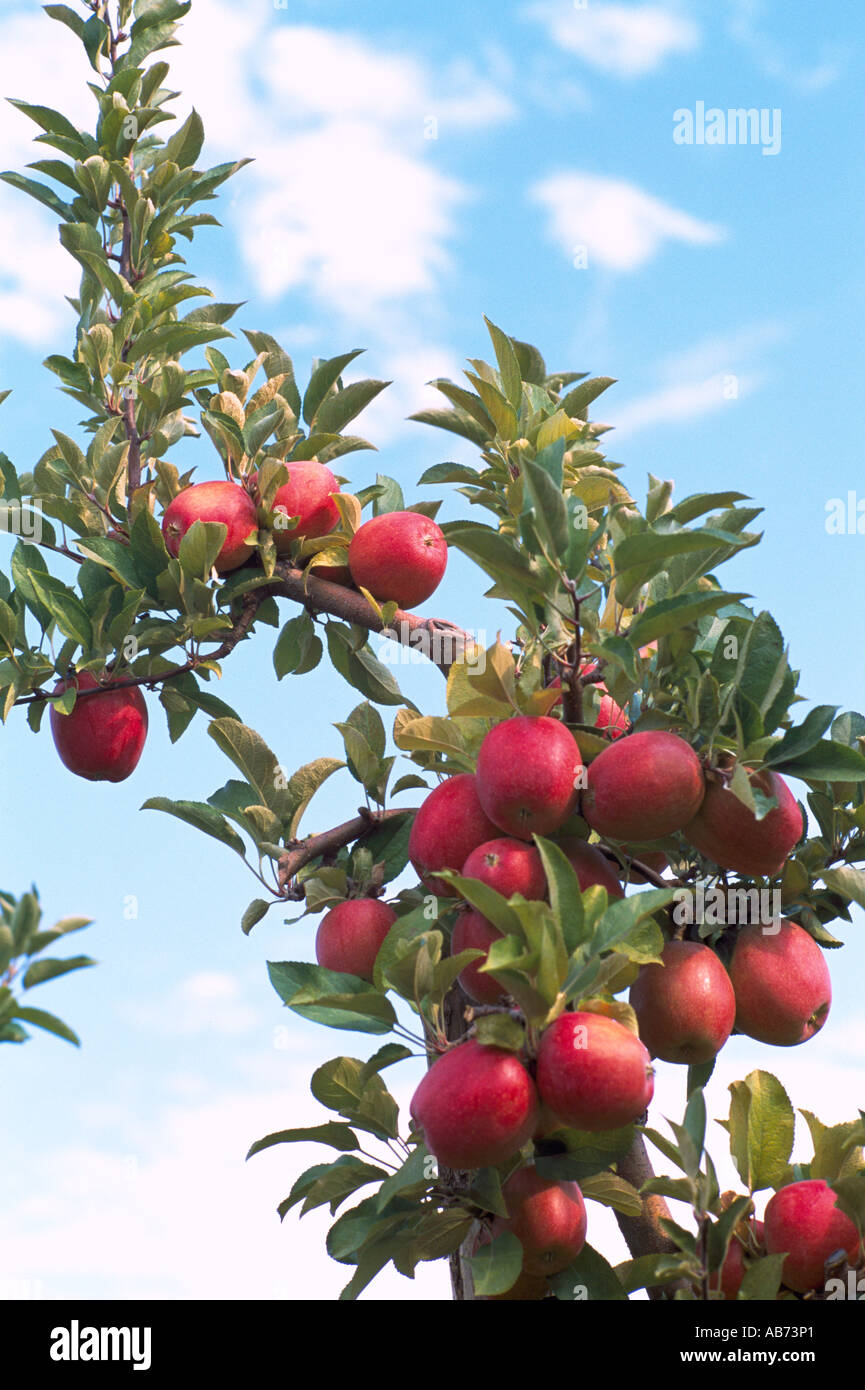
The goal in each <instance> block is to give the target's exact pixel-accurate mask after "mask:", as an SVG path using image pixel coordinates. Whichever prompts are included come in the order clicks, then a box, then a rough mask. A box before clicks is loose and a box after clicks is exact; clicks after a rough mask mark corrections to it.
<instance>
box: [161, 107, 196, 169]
mask: <svg viewBox="0 0 865 1390" xmlns="http://www.w3.org/2000/svg"><path fill="white" fill-rule="evenodd" d="M203 144H204V125H203V124H202V120H201V117H200V116H199V114H198V112H197V111H196V110H194V109H193V110H192V111H191V112H190V114H189V116H188V117H187V119H186V120H185V121H184V122H183V125H182V126H181V127H180V129H179V130H178V131H176V132H175V134H174V135H172V137H171V139H170V140H168V141H167V143H166V145H165V148H164V149H163V150H162V151H161V152H160V157H161V159H162V160H163V161H164V162H168V161H170V162H171V163H172V164H176V165H177V167H178V169H188V168H191V166H192V165H193V164H194V163H195V161H196V159H197V158H198V156H199V154H200V153H201V147H202V145H203Z"/></svg>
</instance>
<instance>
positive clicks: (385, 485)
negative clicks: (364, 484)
mask: <svg viewBox="0 0 865 1390" xmlns="http://www.w3.org/2000/svg"><path fill="white" fill-rule="evenodd" d="M375 486H376V489H378V491H377V492H376V494H375V496H374V497H373V499H372V511H373V516H384V515H385V514H386V513H387V512H401V511H404V510H405V498H404V497H403V493H402V488H401V487H400V485H399V483H398V482H397V481H396V478H389V477H388V476H387V474H386V473H376V475H375Z"/></svg>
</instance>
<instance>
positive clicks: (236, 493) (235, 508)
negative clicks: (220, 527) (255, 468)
mask: <svg viewBox="0 0 865 1390" xmlns="http://www.w3.org/2000/svg"><path fill="white" fill-rule="evenodd" d="M196 521H221V522H223V523H224V524H225V525H226V526H227V527H228V534H227V535H226V537H225V540H224V541H223V543H222V549H221V550H220V552H219V554H218V555H217V557H216V565H215V569H216V571H217V573H218V574H227V573H228V571H229V570H236V569H237V568H238V567H239V566H240V565H243V564H245V563H246V561H247V560H248V559H249V557H250V556H251V555H253V554H254V553H255V546H254V544H250V543H249V542H250V538H251V539H252V541H253V542H254V541H255V538H256V535H257V533H258V514H257V512H256V508H255V503H254V502H253V500H252V498H251V497H250V495H249V493H248V492H246V491H245V490H244V489H243V488H242V487H238V485H237V483H229V482H220V483H195V484H194V485H193V486H192V487H187V488H184V489H183V491H182V492H178V494H177V496H176V497H175V498H174V499H173V500H172V501H171V502H169V504H168V506H167V507H166V509H165V515H164V516H163V518H162V534H163V536H164V537H165V548H166V550H167V551H168V553H169V555H174V556H176V555H177V553H178V551H179V550H180V542H181V541H182V540H183V537H184V536H185V535H186V533H187V531H188V530H189V528H190V526H192V525H193V523H194V522H196Z"/></svg>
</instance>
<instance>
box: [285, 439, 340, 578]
mask: <svg viewBox="0 0 865 1390" xmlns="http://www.w3.org/2000/svg"><path fill="white" fill-rule="evenodd" d="M286 468H287V469H288V482H287V483H283V485H282V487H280V488H278V489H277V492H276V496H275V497H274V499H273V505H272V508H271V510H272V511H273V512H278V513H280V514H281V515H282V516H283V517H290V516H296V517H297V518H298V520H297V525H296V526H292V527H286V526H281V525H280V524H279V520H278V518H277V520H276V522H275V524H274V527H273V540H274V544H275V546H276V550H277V554H278V555H287V554H288V552H289V551H290V550H291V543H292V541H294V540H298V539H299V538H300V537H303V538H307V537H315V536H326V535H327V534H328V532H329V531H332V530H333V529H334V527H335V526H336V525H337V524H338V522H339V512H338V511H337V508H336V504H335V503H334V501H333V498H332V494H333V493H334V492H339V483H338V482H337V481H336V478H335V477H334V476H333V474H332V473H331V471H330V469H329V468H326V467H325V466H324V464H323V463H318V462H317V461H316V460H315V459H309V460H307V461H303V462H298V463H287V464H286Z"/></svg>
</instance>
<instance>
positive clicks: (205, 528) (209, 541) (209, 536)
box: [177, 521, 228, 583]
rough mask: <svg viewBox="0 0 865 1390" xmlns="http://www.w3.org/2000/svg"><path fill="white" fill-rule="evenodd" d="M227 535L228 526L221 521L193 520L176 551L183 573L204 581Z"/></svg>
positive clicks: (208, 575)
mask: <svg viewBox="0 0 865 1390" xmlns="http://www.w3.org/2000/svg"><path fill="white" fill-rule="evenodd" d="M227 535H228V527H227V526H226V524H225V522H223V521H194V522H193V523H192V525H191V526H190V528H189V530H188V531H187V532H186V534H185V535H184V537H183V539H182V540H181V542H180V547H179V549H178V552H177V558H178V560H179V561H180V567H181V569H182V570H183V571H184V573H185V574H188V575H189V576H190V578H191V579H201V580H202V581H204V582H205V583H206V582H207V580H208V579H209V578H210V571H211V570H212V569H213V566H214V564H215V563H216V557H217V555H218V554H219V552H220V550H221V549H222V547H223V544H224V542H225V538H226V536H227Z"/></svg>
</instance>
